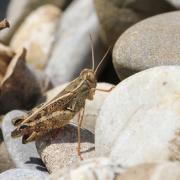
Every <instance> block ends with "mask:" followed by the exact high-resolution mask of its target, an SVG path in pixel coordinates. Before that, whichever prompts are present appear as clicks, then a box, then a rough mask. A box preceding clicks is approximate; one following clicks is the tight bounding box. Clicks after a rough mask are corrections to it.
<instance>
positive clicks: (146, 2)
mask: <svg viewBox="0 0 180 180" xmlns="http://www.w3.org/2000/svg"><path fill="white" fill-rule="evenodd" d="M94 4H95V8H96V11H97V15H98V18H99V21H100V24H101V30H102V32H101V36H102V38H103V40H104V42H106V43H107V44H108V45H111V46H113V45H114V43H115V42H116V40H117V39H118V37H119V36H120V35H121V34H122V33H123V32H124V31H125V30H126V29H127V28H129V27H130V26H132V25H133V24H135V23H136V22H138V21H140V20H142V19H144V18H147V17H149V16H153V15H155V14H160V13H163V12H167V11H170V10H174V9H175V8H174V7H173V6H171V5H170V4H169V3H167V2H166V1H165V0H159V1H157V0H138V1H136V0H110V1H109V0H94Z"/></svg>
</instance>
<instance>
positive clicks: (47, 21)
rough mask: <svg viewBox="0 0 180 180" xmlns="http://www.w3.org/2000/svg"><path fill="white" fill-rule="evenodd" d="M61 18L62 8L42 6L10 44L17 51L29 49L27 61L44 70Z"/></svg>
mask: <svg viewBox="0 0 180 180" xmlns="http://www.w3.org/2000/svg"><path fill="white" fill-rule="evenodd" d="M59 18H60V10H59V9H58V8H57V7H56V6H54V5H44V6H41V7H40V8H38V9H36V10H35V11H33V12H32V13H31V14H30V15H29V16H28V17H27V18H26V19H25V21H24V22H23V23H22V24H21V26H20V27H19V28H18V30H17V31H16V32H15V34H14V36H13V37H12V39H11V43H10V46H11V48H12V49H14V50H15V51H16V50H17V49H20V48H22V47H25V48H26V49H27V56H26V59H27V63H28V64H30V65H31V66H32V67H33V68H34V69H38V70H42V69H44V67H45V65H46V64H47V61H48V58H49V56H50V53H51V49H52V45H53V43H54V41H55V37H56V29H57V25H58V20H59Z"/></svg>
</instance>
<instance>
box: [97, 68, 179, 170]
mask: <svg viewBox="0 0 180 180" xmlns="http://www.w3.org/2000/svg"><path fill="white" fill-rule="evenodd" d="M179 80H180V66H161V67H155V68H151V69H148V70H145V71H142V72H140V73H137V74H135V75H133V76H131V77H129V78H127V79H126V80H124V81H122V82H121V83H119V84H118V85H117V86H116V88H115V89H114V90H112V92H111V93H110V95H109V96H108V97H107V98H106V99H105V101H104V103H103V105H102V107H101V111H100V114H99V116H98V119H97V122H96V131H95V134H96V136H95V147H96V155H97V156H106V157H108V156H109V157H111V158H112V160H114V161H115V162H118V163H122V164H123V165H124V166H131V165H136V164H139V163H151V162H162V161H165V160H171V161H176V160H178V161H179V160H180V153H179V150H178V149H179V148H180V136H179V135H180V130H179V129H180V121H179V113H180V101H179V97H180V94H179V92H180V84H178V83H177V82H179Z"/></svg>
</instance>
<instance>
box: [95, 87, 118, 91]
mask: <svg viewBox="0 0 180 180" xmlns="http://www.w3.org/2000/svg"><path fill="white" fill-rule="evenodd" d="M114 88H115V86H112V87H111V88H110V89H98V88H96V89H95V90H96V91H102V92H110V91H112V90H113V89H114Z"/></svg>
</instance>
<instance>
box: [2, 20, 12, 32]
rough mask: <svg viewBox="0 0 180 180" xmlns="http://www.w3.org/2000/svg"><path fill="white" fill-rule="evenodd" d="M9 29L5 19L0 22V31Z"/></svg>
mask: <svg viewBox="0 0 180 180" xmlns="http://www.w3.org/2000/svg"><path fill="white" fill-rule="evenodd" d="M9 27H10V24H9V22H8V21H7V20H6V19H4V20H3V21H0V30H2V29H5V28H9Z"/></svg>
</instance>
